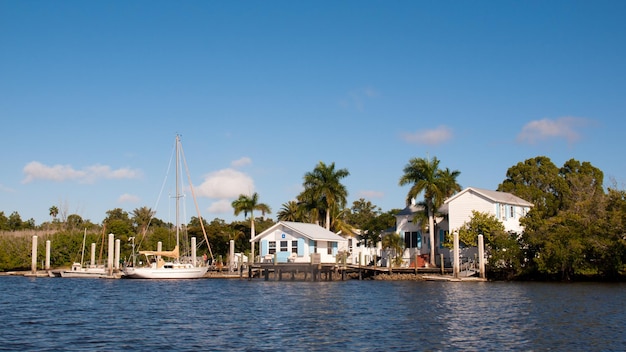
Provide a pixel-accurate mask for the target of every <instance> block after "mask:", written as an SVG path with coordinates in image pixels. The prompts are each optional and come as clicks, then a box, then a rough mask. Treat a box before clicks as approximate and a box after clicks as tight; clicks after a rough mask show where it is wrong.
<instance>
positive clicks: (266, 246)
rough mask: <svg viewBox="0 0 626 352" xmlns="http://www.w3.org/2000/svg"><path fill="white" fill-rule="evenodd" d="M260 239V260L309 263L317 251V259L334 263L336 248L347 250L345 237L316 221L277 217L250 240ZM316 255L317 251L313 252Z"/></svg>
mask: <svg viewBox="0 0 626 352" xmlns="http://www.w3.org/2000/svg"><path fill="white" fill-rule="evenodd" d="M252 241H254V242H258V243H260V247H259V248H260V256H261V260H262V261H268V262H269V261H272V260H273V258H276V262H278V263H287V262H294V263H310V262H311V260H312V257H313V256H312V255H311V254H316V253H318V254H319V261H320V263H335V262H336V257H337V254H338V253H339V252H343V251H345V252H347V251H348V250H349V248H348V240H347V239H345V238H343V237H341V236H339V235H337V234H335V233H333V232H332V231H329V230H326V229H325V228H323V227H321V226H319V225H317V224H307V223H301V222H290V221H280V222H277V223H276V224H274V225H273V226H272V227H270V228H269V229H267V230H265V231H263V232H261V233H260V234H259V235H257V236H256V237H255V238H254V239H252V240H251V241H250V242H252ZM315 257H317V255H315Z"/></svg>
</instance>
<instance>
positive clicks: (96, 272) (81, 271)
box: [55, 229, 109, 279]
mask: <svg viewBox="0 0 626 352" xmlns="http://www.w3.org/2000/svg"><path fill="white" fill-rule="evenodd" d="M86 239H87V229H85V232H84V234H83V249H82V252H81V256H80V263H78V262H75V263H73V264H72V268H71V269H70V270H61V271H60V272H58V274H59V276H61V277H64V278H76V277H77V278H96V279H97V278H107V277H109V275H108V273H107V270H106V268H105V267H104V266H96V265H94V264H95V263H94V262H93V260H94V258H93V255H94V254H93V249H92V258H91V260H92V264H91V265H89V266H88V267H86V268H84V267H83V262H84V259H85V240H86ZM55 276H56V275H55Z"/></svg>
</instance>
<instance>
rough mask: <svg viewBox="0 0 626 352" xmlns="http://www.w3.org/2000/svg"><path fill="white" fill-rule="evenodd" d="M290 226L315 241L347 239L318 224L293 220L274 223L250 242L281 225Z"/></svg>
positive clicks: (289, 227)
mask: <svg viewBox="0 0 626 352" xmlns="http://www.w3.org/2000/svg"><path fill="white" fill-rule="evenodd" d="M281 226H282V227H285V228H288V229H290V230H292V231H294V232H296V233H298V234H299V235H301V236H302V237H306V238H308V239H311V240H315V241H332V242H339V241H345V240H346V239H345V238H343V237H341V236H339V235H337V234H336V233H334V232H332V231H329V230H326V229H325V228H323V227H321V226H319V225H317V224H307V223H303V222H292V221H279V222H277V223H276V224H274V225H273V226H272V227H270V228H269V229H267V230H265V231H263V232H261V233H260V234H259V235H257V236H256V237H255V239H254V240H250V242H252V241H255V240H256V239H258V238H261V237H263V236H265V235H266V234H268V233H271V232H274V231H275V230H276V229H278V228H280V227H281Z"/></svg>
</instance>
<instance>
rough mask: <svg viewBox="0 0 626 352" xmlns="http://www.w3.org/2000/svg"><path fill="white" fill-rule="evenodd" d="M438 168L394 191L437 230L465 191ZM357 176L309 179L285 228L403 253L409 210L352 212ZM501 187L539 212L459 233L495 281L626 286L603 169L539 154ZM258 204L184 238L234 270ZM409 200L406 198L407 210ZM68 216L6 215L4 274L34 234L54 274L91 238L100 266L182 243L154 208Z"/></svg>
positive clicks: (336, 173) (620, 238)
mask: <svg viewBox="0 0 626 352" xmlns="http://www.w3.org/2000/svg"><path fill="white" fill-rule="evenodd" d="M439 163H440V161H439V160H438V159H437V158H436V157H433V158H432V159H428V158H415V159H411V160H410V161H409V162H408V163H407V166H406V167H405V169H404V174H402V173H400V172H399V173H398V177H399V185H390V187H394V186H395V187H398V186H400V185H405V184H409V185H410V186H411V188H410V191H409V193H408V194H407V199H408V200H414V201H415V202H416V203H418V204H421V205H423V211H422V212H420V213H419V214H417V215H416V219H415V220H416V221H422V223H424V224H427V223H428V222H427V221H425V220H424V219H428V218H431V217H432V218H437V216H438V214H437V212H438V209H439V208H440V207H441V205H442V204H443V202H444V201H445V199H447V198H449V197H451V196H453V195H454V194H456V193H457V192H459V191H460V190H461V187H460V185H458V183H457V182H456V177H458V175H459V174H460V171H456V170H450V169H448V168H441V167H439ZM348 176H349V172H348V170H347V169H337V168H336V167H335V164H334V163H330V164H325V163H323V162H320V163H319V164H317V165H316V166H315V168H314V169H313V171H311V172H307V173H305V175H304V177H303V191H302V192H301V193H300V194H299V195H298V196H297V199H296V200H292V201H287V202H285V203H283V205H282V207H281V209H280V210H279V211H278V212H277V216H276V219H277V221H297V222H307V223H318V224H320V225H321V226H324V227H326V228H327V229H330V230H331V231H333V232H335V233H340V234H341V235H342V236H348V237H351V238H353V239H355V240H358V241H359V242H360V243H361V244H362V245H364V246H371V247H376V246H377V245H379V246H382V248H383V249H388V250H394V251H396V252H399V253H402V249H403V248H402V241H397V240H394V238H395V237H394V236H397V235H398V234H395V233H394V232H393V229H394V228H395V226H396V223H395V221H396V217H395V215H396V214H398V212H400V211H401V209H400V208H398V209H390V210H387V211H383V210H381V209H380V208H379V207H377V206H376V205H375V204H373V203H371V202H370V201H369V200H366V199H358V200H356V201H354V202H353V203H352V205H351V207H348V206H347V196H348V194H347V191H346V188H345V186H344V185H343V184H342V179H343V178H345V177H348ZM613 183H615V182H614V181H613ZM494 189H495V190H498V191H501V192H508V193H511V194H513V195H515V196H517V197H520V198H522V199H525V200H527V201H528V202H531V203H532V204H533V206H532V208H531V209H530V210H529V211H528V213H527V214H525V216H524V217H523V218H522V219H521V220H520V223H521V224H522V225H523V228H524V230H523V232H522V233H507V232H505V231H503V227H502V226H501V224H500V223H499V221H498V220H497V219H495V218H494V217H492V216H489V215H486V214H484V213H479V212H476V213H474V216H473V217H472V218H471V219H470V220H469V221H467V222H466V223H465V224H464V225H463V226H462V227H461V228H460V229H459V230H458V233H459V240H460V243H461V246H464V247H469V246H475V245H476V240H477V236H478V235H479V234H482V235H483V236H484V239H485V253H486V257H487V276H488V278H489V279H490V280H563V281H572V280H603V281H623V280H624V278H625V273H626V266H625V264H624V263H625V262H626V191H625V190H623V189H620V188H619V187H618V185H616V184H611V185H609V186H605V185H604V174H603V172H602V171H601V170H600V169H598V168H596V167H594V166H593V165H591V164H590V163H589V162H579V161H577V160H574V159H570V160H568V161H566V162H565V163H564V164H563V165H562V166H561V167H558V166H556V165H555V164H554V163H553V162H552V161H551V160H550V159H549V158H548V157H545V156H538V157H535V158H531V159H528V160H525V161H523V162H519V163H517V164H515V165H513V166H511V167H510V168H509V169H508V170H507V171H506V173H505V176H504V178H503V180H502V182H501V183H500V184H499V185H497V186H496V187H494ZM259 199H260V196H259V195H258V194H257V193H254V194H253V195H241V196H240V197H239V199H237V200H235V201H234V202H233V203H232V206H233V212H234V214H236V215H239V214H242V215H243V219H242V220H241V221H233V222H231V223H226V222H225V221H224V220H222V219H219V218H215V219H213V220H211V221H207V220H205V219H199V218H197V217H192V218H191V220H190V221H189V222H188V223H187V224H186V225H185V226H184V228H185V230H186V231H185V233H186V235H187V236H188V237H192V236H194V237H197V238H203V236H202V226H203V227H204V228H205V230H206V233H207V235H208V240H209V245H210V250H211V255H212V256H213V258H212V260H213V261H214V262H216V263H226V262H227V256H228V253H229V243H230V241H231V240H233V241H234V244H235V251H236V252H237V253H245V254H246V255H247V254H249V253H250V251H251V250H252V248H251V243H250V241H249V240H250V238H251V236H254V233H261V232H262V231H264V230H265V229H268V228H269V227H271V226H272V225H274V224H275V223H276V222H275V221H274V220H273V219H270V218H269V217H268V214H270V213H271V211H272V210H271V209H270V208H269V207H268V206H267V205H266V204H263V203H261V202H260V200H259ZM404 201H405V200H404V199H402V200H399V203H400V205H402V203H403V202H404ZM46 208H48V206H46ZM66 209H67V206H66V205H62V204H56V205H52V206H50V207H49V209H47V210H48V211H49V215H50V221H47V222H44V223H42V224H36V223H35V221H34V220H33V219H29V220H25V221H24V220H22V218H21V216H20V214H18V213H17V212H12V213H10V214H9V215H7V213H5V211H0V271H1V272H4V273H8V272H14V271H20V270H28V269H29V268H30V266H31V258H30V256H31V237H32V236H33V235H37V236H38V237H39V238H40V241H39V246H40V247H41V248H39V251H38V252H39V253H44V247H43V246H44V243H45V241H47V240H50V241H51V243H52V250H51V258H50V262H51V264H52V266H53V267H55V268H60V267H69V266H70V265H71V264H72V263H73V262H77V261H80V259H81V258H80V256H81V247H82V246H83V238H84V237H85V241H86V243H95V244H97V248H98V257H99V258H101V257H102V256H103V255H106V253H104V254H103V250H102V248H103V246H104V240H103V238H104V237H105V234H108V233H114V234H115V237H116V238H118V239H120V240H121V244H122V248H121V253H122V254H121V258H122V259H123V260H124V261H127V260H129V258H130V257H131V254H132V250H133V246H136V247H137V248H135V249H136V250H144V249H153V248H156V247H157V243H158V242H161V243H163V246H164V247H167V248H171V246H170V245H171V244H172V243H173V241H174V238H173V231H172V228H173V225H172V224H170V223H167V222H165V221H162V220H161V219H159V218H157V217H155V214H154V212H153V211H152V209H150V208H149V207H140V208H136V209H134V210H133V211H131V212H130V213H129V212H127V211H125V210H123V209H120V208H114V209H111V210H109V211H107V212H106V217H105V219H104V220H103V221H102V223H101V224H94V223H92V222H91V221H90V220H89V219H83V218H82V217H81V216H80V215H78V214H68V213H67V211H66ZM420 219H421V220H420ZM148 225H149V226H148ZM451 242H452V241H451V238H450V234H448V238H446V242H445V246H451ZM205 248H206V247H205ZM207 252H208V251H207ZM201 253H204V252H201ZM255 254H258V252H255ZM41 261H42V259H41V260H40V259H39V258H38V262H41ZM392 265H393V264H392ZM395 275H396V276H395V277H393V278H391V277H385V276H382V275H381V276H380V277H379V278H376V279H378V280H382V279H403V280H422V279H423V277H420V276H419V275H413V274H395Z"/></svg>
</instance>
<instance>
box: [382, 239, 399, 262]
mask: <svg viewBox="0 0 626 352" xmlns="http://www.w3.org/2000/svg"><path fill="white" fill-rule="evenodd" d="M382 246H383V248H384V249H385V250H387V252H388V253H389V258H390V260H391V261H392V263H393V264H394V265H395V266H398V265H400V264H402V253H403V251H404V242H403V241H402V238H401V237H400V235H399V234H397V233H390V234H387V235H385V236H383V238H382Z"/></svg>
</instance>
